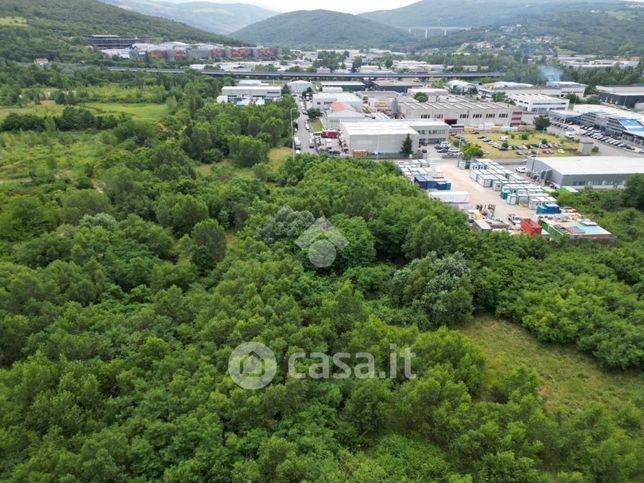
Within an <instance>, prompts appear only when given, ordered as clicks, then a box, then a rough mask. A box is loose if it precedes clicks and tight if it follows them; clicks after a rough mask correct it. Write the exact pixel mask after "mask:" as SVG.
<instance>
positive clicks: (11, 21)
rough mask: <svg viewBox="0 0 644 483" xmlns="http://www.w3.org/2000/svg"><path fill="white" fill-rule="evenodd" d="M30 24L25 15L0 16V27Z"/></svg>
mask: <svg viewBox="0 0 644 483" xmlns="http://www.w3.org/2000/svg"><path fill="white" fill-rule="evenodd" d="M28 25H29V24H28V23H27V19H26V18H24V17H0V27H27V26H28Z"/></svg>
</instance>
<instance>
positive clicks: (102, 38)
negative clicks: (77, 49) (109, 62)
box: [85, 34, 139, 50]
mask: <svg viewBox="0 0 644 483" xmlns="http://www.w3.org/2000/svg"><path fill="white" fill-rule="evenodd" d="M85 41H86V42H87V43H88V44H90V45H91V46H92V47H94V48H96V49H99V50H102V49H127V48H129V47H132V45H134V44H135V43H136V42H138V41H139V38H138V37H136V36H135V35H101V34H93V35H87V36H86V37H85Z"/></svg>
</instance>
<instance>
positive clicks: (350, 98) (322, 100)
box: [312, 92, 363, 110]
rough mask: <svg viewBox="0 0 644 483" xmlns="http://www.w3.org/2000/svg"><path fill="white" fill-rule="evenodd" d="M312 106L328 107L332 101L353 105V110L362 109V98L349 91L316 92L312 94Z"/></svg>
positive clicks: (317, 107) (322, 108)
mask: <svg viewBox="0 0 644 483" xmlns="http://www.w3.org/2000/svg"><path fill="white" fill-rule="evenodd" d="M312 101H313V107H315V108H316V109H320V110H327V109H330V108H331V106H332V105H333V103H335V102H341V103H342V104H347V105H349V106H351V107H353V108H354V109H355V110H361V109H362V104H363V101H362V98H360V97H358V96H356V95H355V94H351V93H349V92H318V93H317V94H313V99H312Z"/></svg>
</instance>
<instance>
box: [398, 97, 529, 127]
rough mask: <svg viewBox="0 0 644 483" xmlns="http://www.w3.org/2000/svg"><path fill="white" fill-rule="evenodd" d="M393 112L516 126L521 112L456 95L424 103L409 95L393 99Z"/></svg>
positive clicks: (451, 121)
mask: <svg viewBox="0 0 644 483" xmlns="http://www.w3.org/2000/svg"><path fill="white" fill-rule="evenodd" d="M395 104H396V106H395V109H394V111H395V112H396V113H398V114H400V115H402V116H404V117H405V119H440V120H441V121H444V122H445V123H447V124H449V125H451V126H453V125H461V126H464V127H476V128H488V127H490V128H492V127H495V126H520V125H521V117H522V111H521V109H520V108H518V107H516V106H511V105H509V104H502V103H498V102H483V101H475V100H471V99H468V98H465V97H459V96H437V97H434V98H430V99H429V100H428V101H427V102H418V101H417V100H415V99H413V98H409V97H401V98H399V99H396V100H395Z"/></svg>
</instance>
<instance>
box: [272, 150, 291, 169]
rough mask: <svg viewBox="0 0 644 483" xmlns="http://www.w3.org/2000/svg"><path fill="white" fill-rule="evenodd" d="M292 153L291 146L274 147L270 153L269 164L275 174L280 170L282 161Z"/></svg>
mask: <svg viewBox="0 0 644 483" xmlns="http://www.w3.org/2000/svg"><path fill="white" fill-rule="evenodd" d="M291 153H292V150H291V148H273V149H271V151H270V152H269V153H268V166H269V168H270V169H271V171H272V172H273V173H275V174H277V173H278V172H279V169H280V166H281V164H282V161H284V158H285V157H286V156H289V155H290V154H291Z"/></svg>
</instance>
